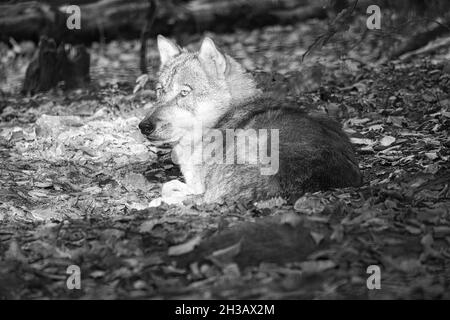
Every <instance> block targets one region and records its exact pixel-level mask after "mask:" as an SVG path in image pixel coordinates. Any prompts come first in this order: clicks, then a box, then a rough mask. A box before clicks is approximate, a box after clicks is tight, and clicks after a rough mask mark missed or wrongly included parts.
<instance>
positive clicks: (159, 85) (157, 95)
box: [155, 83, 162, 98]
mask: <svg viewBox="0 0 450 320" xmlns="http://www.w3.org/2000/svg"><path fill="white" fill-rule="evenodd" d="M155 91H156V97H157V98H159V97H160V96H161V93H162V86H161V84H159V83H158V84H157V85H156V87H155Z"/></svg>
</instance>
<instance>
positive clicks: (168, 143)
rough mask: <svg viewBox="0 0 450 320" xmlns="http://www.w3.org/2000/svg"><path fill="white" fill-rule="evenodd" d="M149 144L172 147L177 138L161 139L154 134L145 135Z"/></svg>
mask: <svg viewBox="0 0 450 320" xmlns="http://www.w3.org/2000/svg"><path fill="white" fill-rule="evenodd" d="M146 138H147V140H148V141H149V142H150V144H151V145H153V146H155V147H158V148H172V147H173V146H174V145H175V144H177V142H178V140H170V139H162V138H159V137H154V136H146Z"/></svg>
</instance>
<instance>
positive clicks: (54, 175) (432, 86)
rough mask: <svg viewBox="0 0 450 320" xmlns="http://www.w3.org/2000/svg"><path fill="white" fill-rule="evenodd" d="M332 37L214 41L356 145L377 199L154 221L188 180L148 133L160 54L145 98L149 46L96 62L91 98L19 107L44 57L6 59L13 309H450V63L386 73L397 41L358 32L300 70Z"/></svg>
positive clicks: (2, 86) (2, 247) (2, 74)
mask: <svg viewBox="0 0 450 320" xmlns="http://www.w3.org/2000/svg"><path fill="white" fill-rule="evenodd" d="M321 28H323V22H320V21H310V22H309V23H307V24H305V23H304V24H298V25H294V26H285V27H279V26H275V27H266V28H263V29H261V30H255V31H238V32H235V33H233V34H225V35H215V34H209V35H210V36H211V37H212V38H213V39H214V40H215V41H216V43H217V44H218V47H219V48H222V49H224V51H226V52H228V53H230V54H232V55H233V56H235V57H236V58H237V59H238V60H239V61H241V62H242V63H243V64H244V66H245V67H246V68H248V69H249V70H252V71H254V72H255V75H256V78H257V79H258V81H259V83H260V85H261V86H262V87H263V88H265V89H267V90H271V91H273V92H274V94H279V95H280V98H281V97H282V96H285V97H286V96H287V97H289V98H290V99H292V100H293V101H296V102H298V103H299V105H300V106H302V107H304V108H306V109H308V110H311V111H314V112H323V113H328V114H329V115H330V116H333V117H335V118H337V119H339V120H340V121H341V122H342V124H343V127H344V129H345V131H346V132H347V133H348V134H349V136H350V137H351V139H352V142H353V143H354V144H355V148H356V150H357V154H358V159H359V161H360V168H361V170H362V172H363V174H364V184H363V186H361V187H359V188H346V189H336V190H330V191H323V192H317V193H314V194H307V195H305V196H303V197H302V198H300V199H299V200H298V201H297V202H296V203H295V205H293V206H292V205H286V204H283V202H282V201H268V202H266V203H262V204H259V205H258V206H255V205H254V204H246V203H232V204H230V203H227V204H217V205H207V206H206V205H203V206H195V205H189V206H175V205H170V206H169V205H165V204H163V205H162V206H160V207H156V208H149V206H148V205H149V203H150V202H151V200H152V199H154V198H155V197H158V196H159V192H160V187H161V183H163V182H165V181H167V180H170V179H175V178H180V179H181V177H180V173H179V170H178V168H177V167H176V166H175V165H174V164H172V163H171V162H170V158H169V157H168V156H167V155H164V154H161V152H160V151H159V150H157V149H155V148H154V147H152V146H150V145H149V143H148V142H147V141H146V140H145V139H144V138H143V137H142V135H141V134H140V132H139V131H138V129H137V124H138V123H139V121H140V120H141V119H142V118H143V116H144V114H145V112H146V110H148V108H149V107H150V106H151V102H152V101H153V99H154V96H155V93H154V91H153V84H154V79H155V75H156V68H157V65H158V54H157V51H156V47H155V43H154V42H151V43H150V51H149V53H148V56H149V61H150V63H151V71H150V73H149V75H150V81H149V83H148V85H147V86H146V87H145V88H143V89H142V90H139V91H138V92H137V93H136V94H133V88H134V86H135V82H134V81H135V79H136V78H137V76H138V75H139V73H138V71H137V70H138V69H137V66H138V49H139V44H138V42H136V41H113V42H110V43H108V44H104V45H99V44H96V45H94V46H92V47H91V48H90V52H91V60H92V62H91V71H92V87H89V88H86V89H79V90H74V91H71V92H64V91H62V90H60V89H58V90H52V91H50V92H48V93H43V94H38V95H35V96H32V97H26V96H22V95H20V94H19V89H20V81H21V79H22V78H23V76H24V73H25V68H26V65H27V63H28V62H29V60H30V55H31V54H32V46H31V45H30V44H26V43H23V44H17V45H16V46H15V47H14V48H12V49H11V48H7V47H0V53H1V55H0V56H1V57H2V58H1V65H0V112H1V114H0V163H1V165H0V299H2V298H10V299H24V298H27V299H47V298H51V299H63V298H69V299H72V298H73V299H79V298H82V299H88V298H100V299H114V298H138V299H144V298H151V299H161V298H164V299H168V298H177V299H178V298H186V299H210V298H224V299H230V298H232V299H259V298H267V299H345V298H355V299H389V298H404V299H412V298H447V299H450V189H449V183H450V166H449V157H450V153H449V148H450V139H449V136H448V129H449V124H450V62H449V61H450V49H449V48H441V49H439V50H437V51H435V52H432V53H428V54H426V55H424V54H417V55H412V56H410V57H403V58H402V59H398V60H395V61H390V62H386V63H383V64H380V63H375V61H377V60H378V58H380V57H382V56H383V50H384V49H385V46H383V39H382V37H381V38H380V37H372V38H370V36H369V38H364V39H362V38H361V36H360V34H362V33H361V28H362V27H361V26H359V27H355V26H353V27H352V28H350V30H349V31H348V32H347V33H346V35H345V36H344V37H342V38H339V41H334V42H330V43H329V44H327V45H325V46H323V47H321V48H316V49H315V50H313V51H312V52H311V53H310V54H309V55H308V56H306V58H305V59H304V60H303V61H302V56H303V54H304V53H305V51H306V49H307V48H308V46H309V45H310V44H311V43H313V42H314V39H316V38H317V36H318V35H319V34H320V32H321V31H320V30H321ZM360 38H361V39H360ZM355 39H356V40H355ZM358 39H360V40H361V41H359V40H358ZM199 40H200V37H196V38H193V39H192V44H190V45H189V48H191V49H195V48H198V45H199ZM147 103H150V104H147ZM146 104H147V106H146ZM70 265H76V266H78V267H79V268H80V270H81V289H79V290H69V289H68V287H67V279H68V277H69V275H70V274H68V273H67V268H68V267H69V266H70ZM371 265H375V266H378V267H379V268H380V271H381V278H380V280H381V289H379V290H369V289H368V287H367V279H368V278H369V277H370V275H371V274H370V273H368V272H367V271H368V267H369V266H371ZM369 282H370V281H369Z"/></svg>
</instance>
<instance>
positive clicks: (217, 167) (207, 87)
mask: <svg viewBox="0 0 450 320" xmlns="http://www.w3.org/2000/svg"><path fill="white" fill-rule="evenodd" d="M158 48H159V51H160V55H161V69H160V75H159V85H158V88H157V90H158V94H157V95H158V99H157V103H156V105H155V108H154V110H152V112H151V113H150V114H149V115H148V116H146V117H145V119H144V120H143V121H142V122H141V123H140V125H139V127H140V129H141V131H142V133H143V134H144V135H146V136H147V137H148V138H149V139H150V140H151V141H154V142H155V143H157V144H158V143H171V144H172V145H173V148H174V154H175V156H176V157H177V160H178V163H179V164H180V167H181V171H182V173H183V176H184V178H185V180H186V185H185V187H186V188H185V192H186V193H187V194H196V195H201V197H202V199H203V201H204V202H221V201H224V200H227V201H228V200H236V201H256V200H261V199H267V198H271V197H274V196H283V197H285V198H288V199H291V200H294V199H295V198H296V197H298V196H300V195H301V194H303V193H304V192H306V191H316V190H323V189H328V188H332V187H346V186H357V185H359V184H360V183H361V174H360V171H359V168H358V163H357V161H356V159H355V156H354V153H353V150H352V146H351V144H350V142H349V140H348V138H347V136H346V135H345V133H344V132H343V131H342V130H341V128H340V125H339V124H338V123H337V122H335V121H333V120H331V119H329V118H327V117H326V116H312V115H307V114H305V113H303V112H301V111H299V110H298V109H296V108H295V107H292V106H290V105H287V103H286V102H283V101H275V100H274V99H273V98H271V97H269V96H266V95H264V94H263V93H262V92H260V91H259V90H258V89H257V88H256V84H255V81H254V80H253V78H252V77H251V76H250V75H249V74H248V73H246V72H245V70H244V69H243V68H242V67H241V66H240V65H239V63H237V62H236V61H235V60H234V59H233V58H231V57H229V56H228V55H224V54H222V53H220V52H219V51H218V50H217V49H216V47H215V45H214V43H213V42H212V40H210V39H209V38H205V40H204V41H203V43H202V46H201V48H200V51H199V52H197V53H190V52H187V51H185V50H183V49H181V48H179V47H178V46H177V45H176V44H174V43H172V42H171V41H169V40H167V39H166V38H164V37H162V36H159V37H158ZM195 124H201V126H202V129H203V130H202V132H203V136H205V134H206V133H207V132H208V130H211V129H220V130H222V131H223V132H224V136H225V130H226V129H268V130H270V129H278V130H279V170H278V172H277V173H276V174H274V175H262V174H261V170H260V169H261V164H259V162H258V163H257V164H248V163H247V164H214V163H208V162H206V163H205V162H202V163H200V164H199V163H196V162H195V161H193V158H192V155H186V152H184V151H185V150H184V149H185V147H186V145H190V144H191V139H192V137H193V135H192V131H193V130H194V125H195ZM201 138H202V137H200V139H197V141H194V145H195V147H194V154H195V153H196V152H197V151H198V152H202V151H199V150H202V148H201V147H202V146H204V144H205V142H204V141H202V139H201ZM224 147H225V148H224V152H226V151H227V150H229V148H236V146H235V145H234V144H232V145H225V146H224ZM237 147H240V146H237Z"/></svg>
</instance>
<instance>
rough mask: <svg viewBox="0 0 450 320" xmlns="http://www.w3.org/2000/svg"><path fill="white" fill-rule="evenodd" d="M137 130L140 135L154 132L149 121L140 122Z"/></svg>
mask: <svg viewBox="0 0 450 320" xmlns="http://www.w3.org/2000/svg"><path fill="white" fill-rule="evenodd" d="M139 130H141V132H142V134H144V135H149V134H150V133H152V132H153V131H154V130H155V127H154V126H153V124H152V123H151V122H150V121H141V122H140V123H139Z"/></svg>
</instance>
